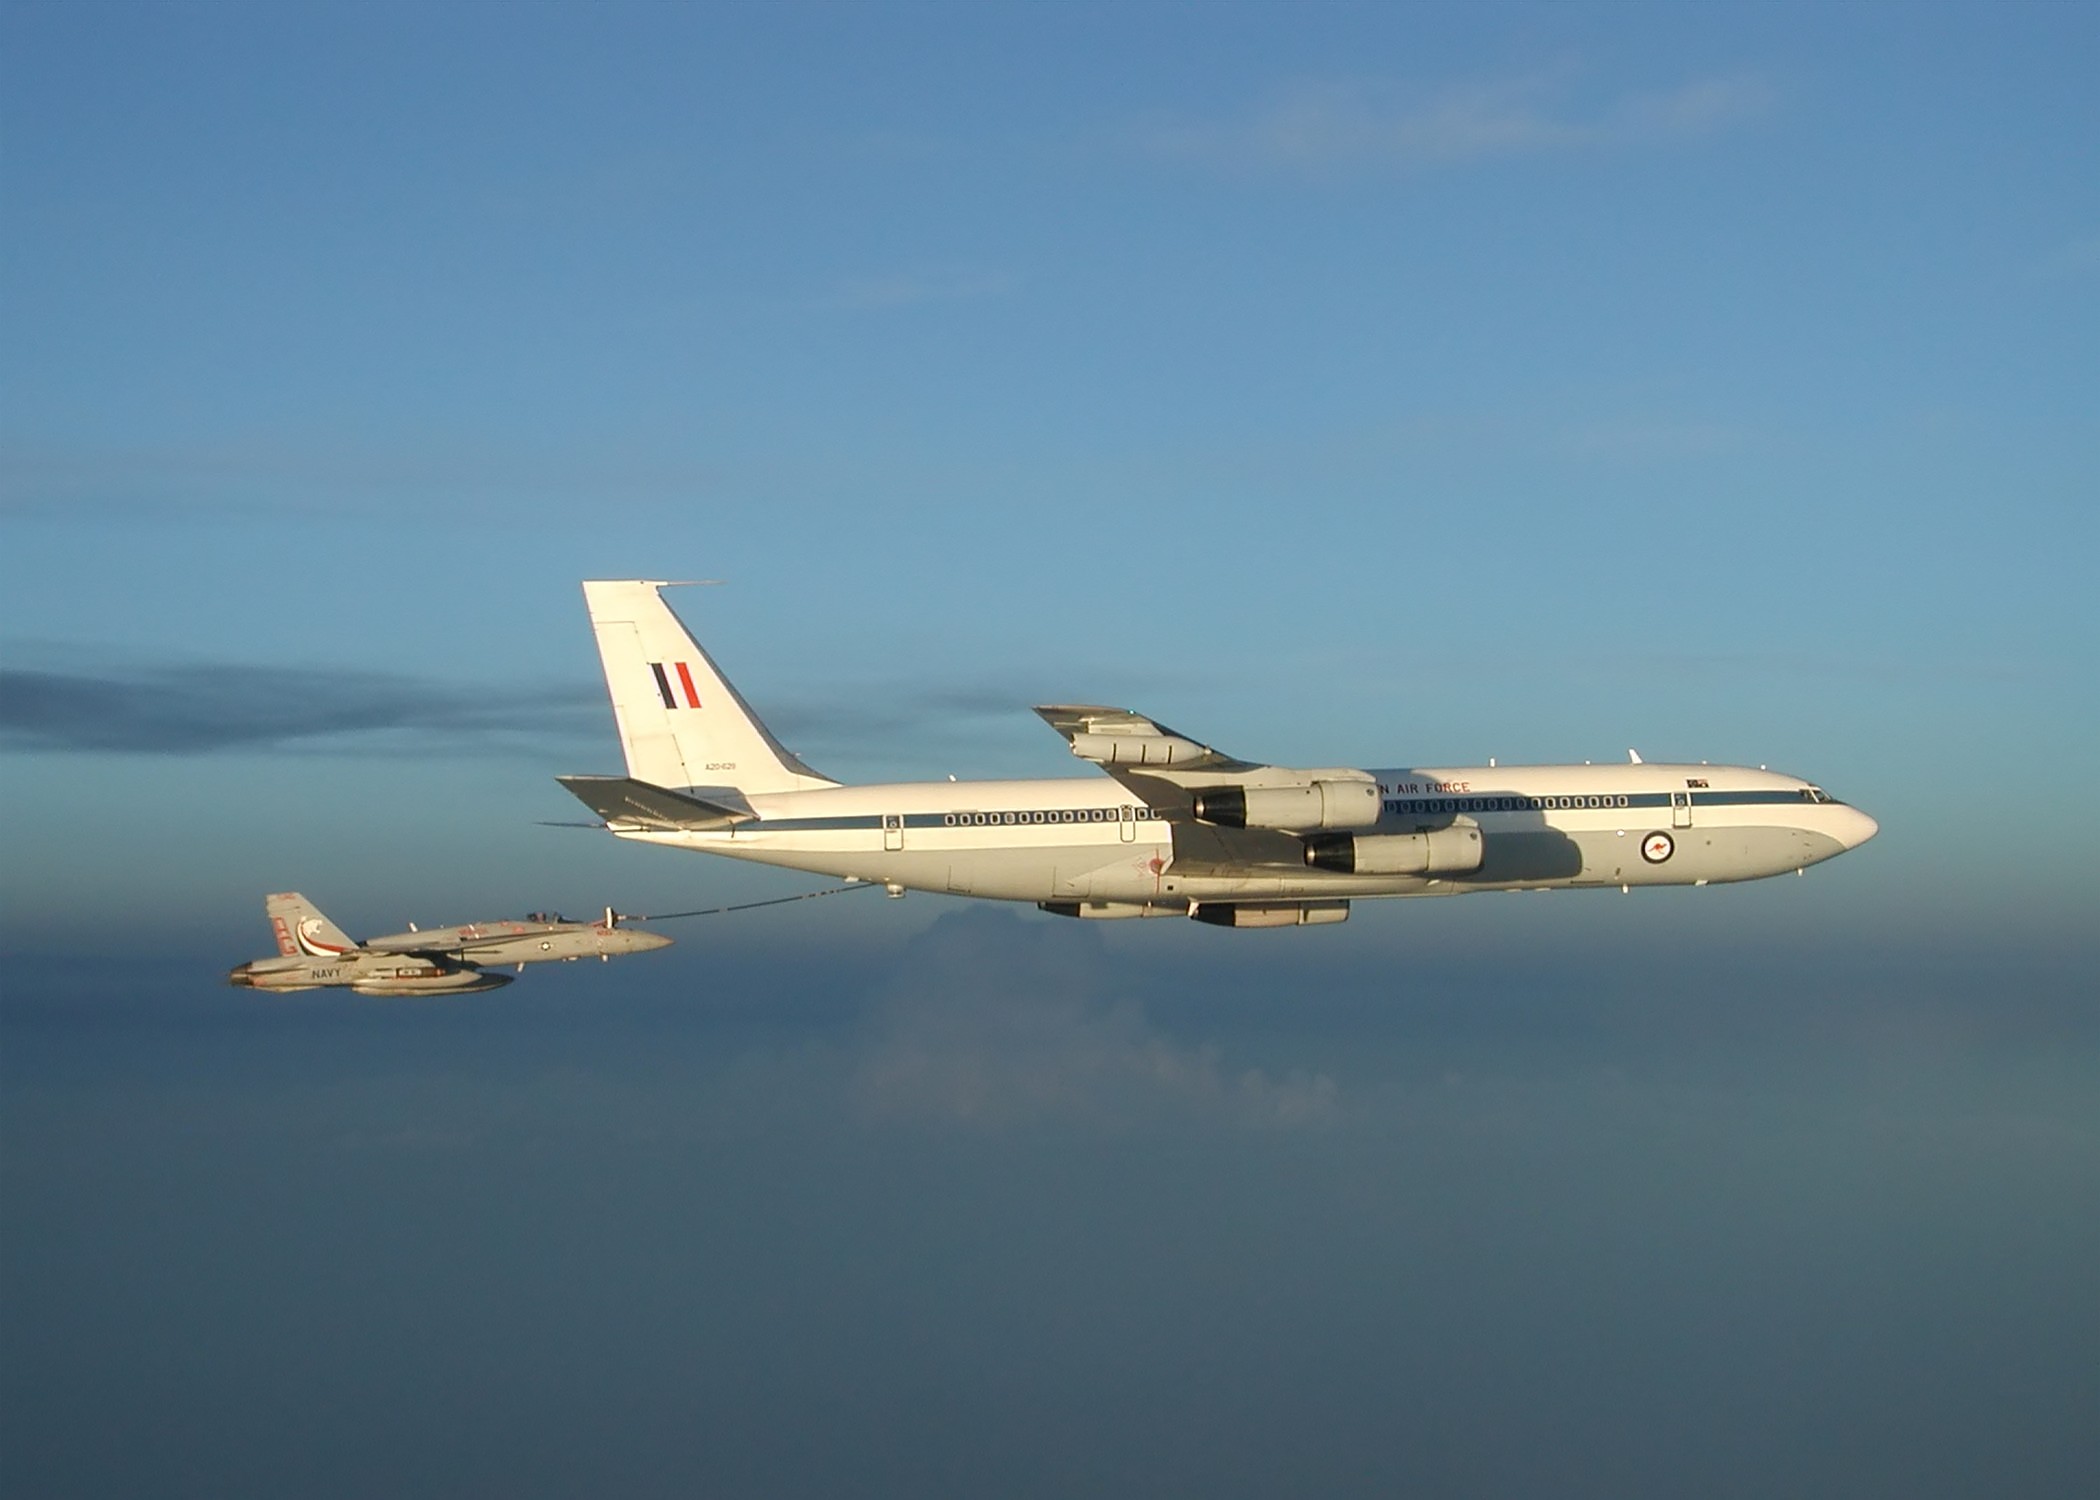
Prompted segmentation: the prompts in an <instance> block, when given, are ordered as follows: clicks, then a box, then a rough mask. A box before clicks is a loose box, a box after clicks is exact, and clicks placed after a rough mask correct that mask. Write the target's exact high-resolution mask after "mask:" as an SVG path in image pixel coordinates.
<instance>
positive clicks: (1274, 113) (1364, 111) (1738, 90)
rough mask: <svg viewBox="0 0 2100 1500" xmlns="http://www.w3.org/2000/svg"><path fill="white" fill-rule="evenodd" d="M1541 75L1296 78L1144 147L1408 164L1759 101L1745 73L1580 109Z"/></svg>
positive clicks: (1631, 133)
mask: <svg viewBox="0 0 2100 1500" xmlns="http://www.w3.org/2000/svg"><path fill="white" fill-rule="evenodd" d="M1563 92H1564V91H1563V89H1562V87H1561V86H1560V84H1559V80H1558V78H1557V77H1555V76H1550V75H1534V76H1526V77H1521V78H1511V79H1499V80H1484V81H1476V82H1470V83H1461V84H1452V85H1448V86H1445V87H1443V88H1440V89H1437V90H1434V91H1430V92H1417V91H1411V90H1407V89H1402V88H1399V87H1397V86H1394V85H1391V84H1383V83H1368V82H1362V81H1313V82H1304V83H1298V84H1294V85H1292V86H1290V87H1288V88H1285V89H1284V90H1282V91H1281V92H1279V93H1278V94H1277V95H1276V97H1274V98H1273V99H1272V100H1271V101H1270V102H1269V103H1268V104H1266V105H1264V106H1262V107H1261V108H1259V109H1257V110H1256V111H1254V113H1253V114H1252V115H1250V116H1248V117H1247V118H1245V119H1241V120H1233V121H1213V122H1189V123H1181V124H1171V125H1166V126H1162V127H1160V128H1158V129H1155V130H1154V131H1152V132H1150V133H1149V135H1148V136H1147V137H1146V139H1145V145H1146V147H1147V149H1149V150H1150V151H1151V152H1152V153H1153V154H1155V155H1158V156H1162V157H1167V158H1170V159H1182V160H1190V161H1198V162H1204V163H1208V164H1211V165H1215V166H1221V167H1227V168H1238V169H1254V170H1261V171H1275V172H1286V173H1299V174H1304V175H1320V174H1327V173H1336V172H1350V171H1416V170H1426V169H1430V168H1436V167H1446V166H1457V165H1462V164H1465V163H1468V162H1475V161H1483V160H1490V159H1494V158H1500V157H1511V156H1521V155H1531V154H1538V153H1543V152H1552V151H1568V150H1575V149H1582V148H1596V147H1607V146H1621V145H1636V144H1643V143H1649V142H1664V141H1671V140H1680V139H1685V138H1689V137H1693V136H1698V135H1703V134H1706V133H1708V132H1710V131H1712V130H1715V129H1717V128H1719V127H1721V126H1723V125H1725V124H1728V123H1729V122H1731V121H1733V120H1736V119H1740V118H1744V117H1747V116H1750V115H1753V114H1756V113H1758V112H1759V111H1761V110H1763V109H1764V108H1766V107H1767V106H1768V105H1769V103H1770V102H1771V97H1772V91H1771V88H1770V86H1769V85H1768V84H1766V83H1765V82H1764V81H1763V80H1761V79H1759V78H1757V77H1755V76H1753V75H1748V74H1738V75H1730V76H1723V77H1715V78H1703V79H1695V80H1693V81H1691V82H1689V83H1685V84H1681V85H1679V86H1677V87H1675V88H1671V89H1666V90H1663V91H1660V92H1654V93H1634V94H1625V95H1622V96H1620V97H1618V98H1616V99H1612V100H1609V101H1607V102H1605V103H1603V104H1602V105H1600V106H1593V107H1591V108H1588V109H1584V108H1582V107H1579V106H1576V105H1573V104H1571V103H1569V102H1567V101H1566V100H1565V99H1563V98H1562V97H1561V95H1562V93H1563Z"/></svg>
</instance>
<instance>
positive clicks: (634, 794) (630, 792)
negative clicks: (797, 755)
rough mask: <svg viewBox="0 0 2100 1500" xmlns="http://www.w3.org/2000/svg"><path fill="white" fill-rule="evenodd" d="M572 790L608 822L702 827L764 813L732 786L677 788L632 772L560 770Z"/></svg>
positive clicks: (747, 819)
mask: <svg viewBox="0 0 2100 1500" xmlns="http://www.w3.org/2000/svg"><path fill="white" fill-rule="evenodd" d="M554 779H555V780H556V781H559V782H560V783H561V784H562V785H563V786H565V787H567V788H568V790H569V795H570V796H572V797H574V798H575V799H576V800H577V801H578V802H581V803H582V804H583V805H584V806H585V807H588V808H589V809H590V810H591V811H592V812H594V813H596V814H598V816H599V817H601V818H603V819H605V821H606V822H607V823H608V824H618V825H620V826H622V827H634V828H654V829H665V830H688V831H697V830H703V829H724V828H733V827H735V826H736V825H737V824H739V823H748V822H750V821H752V820H753V819H754V818H756V817H757V816H758V814H757V813H755V812H753V811H752V810H751V804H750V803H749V802H747V801H745V800H744V795H743V793H741V792H738V791H736V790H734V789H733V788H730V787H704V788H697V789H696V791H704V792H705V793H706V795H705V796H698V795H695V794H694V792H674V791H672V790H670V789H669V788H668V787H660V786H656V785H654V784H653V783H651V782H647V781H637V780H635V779H634V778H633V777H632V776H557V777H555V778H554Z"/></svg>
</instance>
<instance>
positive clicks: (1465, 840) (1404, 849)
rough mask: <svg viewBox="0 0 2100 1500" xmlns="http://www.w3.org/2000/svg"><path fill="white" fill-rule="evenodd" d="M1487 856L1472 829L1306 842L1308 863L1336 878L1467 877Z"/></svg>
mask: <svg viewBox="0 0 2100 1500" xmlns="http://www.w3.org/2000/svg"><path fill="white" fill-rule="evenodd" d="M1485 853H1486V850H1485V847H1484V845H1483V844H1482V842H1481V837H1480V829H1479V828H1478V827H1477V826H1476V825H1474V824H1471V823H1454V824H1453V825H1452V826H1451V827H1449V828H1432V829H1430V830H1429V831H1428V832H1427V833H1374V834H1369V835H1366V834H1360V833H1342V834H1333V835H1329V836H1326V837H1322V838H1310V839H1307V840H1306V841H1305V862H1306V863H1307V864H1309V865H1311V866H1312V867H1313V868H1314V869H1315V870H1332V871H1333V872H1334V873H1335V874H1337V875H1465V874H1469V873H1470V872H1472V871H1474V870H1477V869H1479V868H1480V861H1481V859H1482V858H1483V856H1484V855H1485Z"/></svg>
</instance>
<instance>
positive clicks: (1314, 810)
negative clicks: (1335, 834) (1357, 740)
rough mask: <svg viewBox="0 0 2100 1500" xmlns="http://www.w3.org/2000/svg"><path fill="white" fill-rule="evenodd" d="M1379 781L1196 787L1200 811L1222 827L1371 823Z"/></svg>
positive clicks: (1292, 829) (1294, 828) (1291, 828)
mask: <svg viewBox="0 0 2100 1500" xmlns="http://www.w3.org/2000/svg"><path fill="white" fill-rule="evenodd" d="M1379 807H1380V804H1379V797H1378V784H1377V783H1376V782H1374V781H1315V782H1312V783H1311V784H1309V785H1307V786H1211V787H1205V788H1203V789H1202V790H1201V791H1199V792H1197V793H1196V816H1197V818H1199V819H1200V820H1202V821H1203V822H1205V823H1215V824H1217V825H1218V826H1219V827H1220V828H1275V829H1281V830H1283V831H1284V832H1286V833H1298V832H1302V831H1304V830H1306V829H1313V828H1369V827H1370V826H1371V825H1372V824H1374V823H1376V822H1377V821H1378V813H1379Z"/></svg>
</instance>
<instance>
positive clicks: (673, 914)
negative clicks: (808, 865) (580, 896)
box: [618, 880, 881, 922]
mask: <svg viewBox="0 0 2100 1500" xmlns="http://www.w3.org/2000/svg"><path fill="white" fill-rule="evenodd" d="M880 887H881V882H880V881H869V880H855V881H852V882H850V883H848V884H846V885H833V886H826V887H825V888H824V889H823V890H821V891H804V892H802V893H801V894H800V895H796V896H775V897H773V898H772V899H771V900H770V901H740V902H738V903H737V904H736V905H734V906H703V907H700V908H698V909H697V910H694V911H660V912H656V913H654V914H653V915H650V916H643V915H642V914H641V913H640V912H631V911H623V912H620V913H618V919H619V920H620V921H622V922H671V921H675V920H677V919H678V918H680V917H718V916H721V915H722V914H723V913H724V912H732V911H756V910H758V909H759V908H760V907H761V906H786V905H789V904H790V903H791V902H796V901H814V900H816V899H817V898H818V897H819V896H837V895H841V894H843V893H845V892H847V891H860V890H867V889H870V888H875V889H880Z"/></svg>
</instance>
